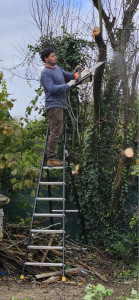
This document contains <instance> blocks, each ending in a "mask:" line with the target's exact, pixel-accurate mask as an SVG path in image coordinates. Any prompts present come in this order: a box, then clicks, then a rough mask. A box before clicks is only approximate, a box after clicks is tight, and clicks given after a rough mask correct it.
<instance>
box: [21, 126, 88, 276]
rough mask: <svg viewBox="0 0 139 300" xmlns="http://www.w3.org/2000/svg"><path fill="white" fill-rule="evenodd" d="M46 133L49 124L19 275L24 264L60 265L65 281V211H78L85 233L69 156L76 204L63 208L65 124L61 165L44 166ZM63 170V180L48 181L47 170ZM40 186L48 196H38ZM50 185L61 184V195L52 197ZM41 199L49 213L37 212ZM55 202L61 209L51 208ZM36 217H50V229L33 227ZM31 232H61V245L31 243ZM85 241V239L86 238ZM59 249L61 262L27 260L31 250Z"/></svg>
mask: <svg viewBox="0 0 139 300" xmlns="http://www.w3.org/2000/svg"><path fill="white" fill-rule="evenodd" d="M48 135H49V125H48V127H47V132H46V140H45V146H44V153H43V159H42V164H41V169H40V175H39V179H38V186H37V191H36V197H35V201H34V208H33V214H32V220H31V225H30V231H29V235H28V243H27V247H26V253H25V258H24V265H23V270H22V275H21V276H20V278H21V279H23V278H24V271H25V267H26V266H44V267H45V266H46V267H61V268H62V281H66V277H65V233H66V232H65V213H66V212H78V213H79V217H80V219H81V224H82V227H83V232H84V236H85V237H86V233H85V230H84V228H85V227H84V221H83V218H82V215H81V212H80V205H79V202H78V199H77V193H76V189H75V185H74V180H73V176H72V172H71V168H70V161H69V158H68V157H67V162H68V170H69V174H70V176H71V181H72V185H73V191H74V196H75V198H76V205H77V210H70V211H68V210H67V211H66V210H65V201H66V199H65V185H66V183H65V169H66V152H67V151H66V125H65V127H64V143H63V166H62V167H51V168H50V167H46V166H44V158H45V153H46V147H47V141H48ZM56 169H57V170H63V181H61V182H57V181H50V174H49V172H50V171H51V170H56ZM43 170H46V171H47V181H42V174H43ZM41 186H47V187H48V197H40V195H39V194H40V187H41ZM52 186H61V187H62V197H53V196H52V195H51V187H52ZM41 201H45V202H48V203H49V213H37V212H36V210H37V206H38V204H39V202H41ZM54 202H55V203H57V202H61V203H62V210H59V209H58V210H53V209H52V203H54ZM36 217H39V218H40V217H45V218H50V223H51V229H46V228H45V229H44V228H43V229H40V228H39V229H34V223H35V222H34V220H35V218H36ZM55 218H61V219H62V228H61V229H58V230H57V229H54V227H55V224H54V223H53V220H54V219H55ZM33 234H44V235H47V234H60V235H61V234H62V245H60V246H59V245H58V246H49V245H47V246H46V245H31V241H32V235H33ZM86 241H87V240H86ZM33 249H34V250H44V251H47V250H61V251H62V262H60V263H59V262H54V263H51V262H28V261H27V258H28V253H29V251H31V250H33Z"/></svg>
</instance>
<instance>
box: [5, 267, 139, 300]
mask: <svg viewBox="0 0 139 300" xmlns="http://www.w3.org/2000/svg"><path fill="white" fill-rule="evenodd" d="M103 271H104V270H103ZM109 271H110V270H108V273H107V275H106V272H107V270H106V272H105V276H106V278H107V283H106V282H103V281H102V280H100V279H99V278H98V279H97V278H96V277H95V276H90V275H87V274H83V275H79V274H78V275H72V277H70V278H69V277H68V278H67V281H66V282H61V281H59V282H54V283H52V284H49V285H48V284H43V281H37V280H36V279H35V276H26V277H25V279H24V280H20V279H19V276H16V274H15V276H1V277H0V300H11V299H14V300H15V299H16V300H17V299H18V300H23V299H26V298H27V299H30V300H82V299H83V298H84V296H85V295H86V292H85V287H86V285H87V284H88V283H91V284H95V285H96V284H98V283H101V284H102V285H103V286H105V288H106V289H108V288H113V290H114V295H113V296H111V297H109V298H107V299H113V300H117V299H119V297H121V296H123V297H127V296H128V297H129V296H130V293H131V290H132V288H134V289H136V290H137V278H135V277H134V278H128V280H127V279H125V278H119V279H118V277H117V278H114V276H111V277H110V274H109ZM99 272H101V270H100V271H99Z"/></svg>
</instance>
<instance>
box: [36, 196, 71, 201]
mask: <svg viewBox="0 0 139 300" xmlns="http://www.w3.org/2000/svg"><path fill="white" fill-rule="evenodd" d="M36 200H39V201H63V198H44V197H42V198H41V197H37V198H36ZM64 200H65V199H64Z"/></svg>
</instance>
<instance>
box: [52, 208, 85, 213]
mask: <svg viewBox="0 0 139 300" xmlns="http://www.w3.org/2000/svg"><path fill="white" fill-rule="evenodd" d="M52 212H53V213H56V212H59V213H62V212H63V210H55V209H53V210H52ZM65 212H68V213H73V212H74V213H77V212H79V211H78V209H70V210H68V209H66V210H65Z"/></svg>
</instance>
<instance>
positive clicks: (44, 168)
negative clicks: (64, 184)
mask: <svg viewBox="0 0 139 300" xmlns="http://www.w3.org/2000/svg"><path fill="white" fill-rule="evenodd" d="M51 169H59V170H60V169H61V170H62V169H63V167H43V170H51Z"/></svg>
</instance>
